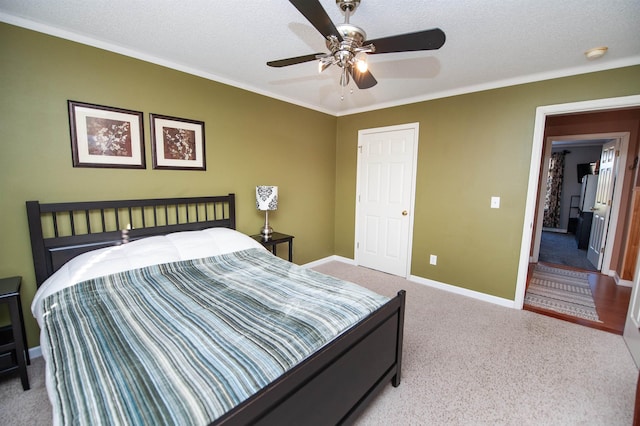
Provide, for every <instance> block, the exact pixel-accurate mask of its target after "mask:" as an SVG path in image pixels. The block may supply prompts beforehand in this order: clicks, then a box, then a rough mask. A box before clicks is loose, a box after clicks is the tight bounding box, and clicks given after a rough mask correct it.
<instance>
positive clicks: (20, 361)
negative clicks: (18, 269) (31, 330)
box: [0, 277, 31, 390]
mask: <svg viewBox="0 0 640 426" xmlns="http://www.w3.org/2000/svg"><path fill="white" fill-rule="evenodd" d="M21 281H22V278H21V277H10V278H0V303H2V304H4V303H6V304H7V305H9V317H10V319H11V324H10V325H8V326H5V327H0V358H4V359H5V361H9V358H11V360H10V361H11V362H7V363H3V364H7V366H6V368H4V367H3V368H4V369H3V370H0V374H1V373H8V372H11V371H14V370H18V371H19V372H20V379H21V380H22V389H24V390H28V389H29V376H28V375H27V364H31V360H30V359H29V347H28V346H27V338H26V334H25V331H24V321H23V317H22V304H21V303H20V283H21Z"/></svg>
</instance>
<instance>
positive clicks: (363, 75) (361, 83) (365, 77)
mask: <svg viewBox="0 0 640 426" xmlns="http://www.w3.org/2000/svg"><path fill="white" fill-rule="evenodd" d="M349 71H351V78H353V81H355V83H356V85H357V86H358V89H369V88H371V87H373V86H375V85H376V84H378V81H377V80H376V79H375V78H374V77H373V75H372V74H371V73H370V72H369V71H368V70H367V71H364V72H362V71H360V70H359V69H358V68H356V67H351V68H349Z"/></svg>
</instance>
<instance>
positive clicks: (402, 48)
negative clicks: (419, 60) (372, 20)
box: [364, 28, 446, 54]
mask: <svg viewBox="0 0 640 426" xmlns="http://www.w3.org/2000/svg"><path fill="white" fill-rule="evenodd" d="M445 40H446V37H445V35H444V32H443V31H442V30H441V29H440V28H434V29H431V30H425V31H418V32H415V33H408V34H400V35H396V36H391V37H383V38H378V39H375V40H367V41H366V42H365V43H364V44H373V45H374V46H375V47H376V50H375V52H371V54H375V53H392V52H413V51H417V50H436V49H440V48H441V47H442V45H443V44H444V41H445Z"/></svg>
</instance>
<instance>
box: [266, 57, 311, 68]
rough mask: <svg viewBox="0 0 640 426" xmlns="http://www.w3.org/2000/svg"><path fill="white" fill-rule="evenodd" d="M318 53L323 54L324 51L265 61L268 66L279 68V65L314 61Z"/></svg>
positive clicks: (284, 65)
mask: <svg viewBox="0 0 640 426" xmlns="http://www.w3.org/2000/svg"><path fill="white" fill-rule="evenodd" d="M318 55H324V53H312V54H311V55H304V56H296V57H295V58H287V59H279V60H277V61H269V62H267V65H269V66H270V67H276V68H280V67H286V66H289V65H295V64H301V63H303V62H309V61H314V60H316V59H318V58H317V56H318Z"/></svg>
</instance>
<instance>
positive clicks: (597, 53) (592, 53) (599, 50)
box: [584, 46, 609, 60]
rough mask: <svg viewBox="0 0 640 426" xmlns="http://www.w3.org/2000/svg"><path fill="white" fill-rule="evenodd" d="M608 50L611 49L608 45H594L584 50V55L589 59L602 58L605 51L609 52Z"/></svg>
mask: <svg viewBox="0 0 640 426" xmlns="http://www.w3.org/2000/svg"><path fill="white" fill-rule="evenodd" d="M607 50H609V48H608V47H607V46H600V47H594V48H592V49H589V50H587V51H586V52H584V56H586V57H587V59H589V60H594V59H598V58H602V57H603V56H604V55H605V53H607Z"/></svg>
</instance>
